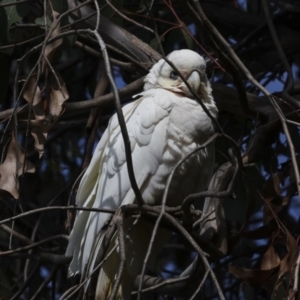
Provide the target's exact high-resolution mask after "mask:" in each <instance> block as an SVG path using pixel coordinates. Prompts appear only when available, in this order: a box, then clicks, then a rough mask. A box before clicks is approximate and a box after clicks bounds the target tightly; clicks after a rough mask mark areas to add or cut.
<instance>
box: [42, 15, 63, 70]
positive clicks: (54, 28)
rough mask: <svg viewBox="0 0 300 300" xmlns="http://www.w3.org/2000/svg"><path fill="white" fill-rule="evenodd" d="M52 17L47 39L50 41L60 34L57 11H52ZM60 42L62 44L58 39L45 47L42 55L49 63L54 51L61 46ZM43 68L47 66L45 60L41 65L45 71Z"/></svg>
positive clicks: (61, 40)
mask: <svg viewBox="0 0 300 300" xmlns="http://www.w3.org/2000/svg"><path fill="white" fill-rule="evenodd" d="M52 16H53V22H52V24H51V26H50V28H49V32H51V34H50V37H49V39H52V38H54V37H56V36H58V35H59V34H60V33H61V30H60V23H59V22H58V20H57V19H58V17H59V13H58V12H57V11H54V10H52ZM62 42H63V39H62V38H60V39H57V40H55V41H53V42H52V43H50V44H48V45H47V46H46V48H45V53H44V55H45V57H47V59H48V60H49V61H51V58H52V57H53V55H54V53H55V51H56V50H57V48H58V47H59V46H60V45H61V44H62ZM45 66H47V62H46V60H44V63H43V70H44V69H45Z"/></svg>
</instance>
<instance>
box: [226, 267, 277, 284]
mask: <svg viewBox="0 0 300 300" xmlns="http://www.w3.org/2000/svg"><path fill="white" fill-rule="evenodd" d="M278 268H279V267H275V268H273V269H269V270H259V269H244V268H237V267H234V266H229V267H228V271H229V272H230V273H231V274H232V275H233V276H234V277H236V278H238V279H240V280H242V281H243V282H244V283H246V284H248V285H251V286H261V285H262V284H263V283H264V282H266V281H267V280H268V279H269V278H270V277H271V276H272V275H273V274H274V273H275V272H277V271H278Z"/></svg>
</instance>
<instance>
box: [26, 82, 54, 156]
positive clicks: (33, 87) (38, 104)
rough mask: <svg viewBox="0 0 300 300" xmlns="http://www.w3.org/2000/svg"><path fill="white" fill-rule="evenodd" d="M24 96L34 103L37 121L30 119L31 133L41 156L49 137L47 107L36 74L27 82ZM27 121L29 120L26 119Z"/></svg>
mask: <svg viewBox="0 0 300 300" xmlns="http://www.w3.org/2000/svg"><path fill="white" fill-rule="evenodd" d="M23 97H24V98H25V100H26V101H27V102H28V103H32V105H33V111H34V116H35V121H30V124H31V126H32V129H31V135H32V136H33V138H34V148H35V149H36V150H37V152H38V153H39V157H40V158H41V156H42V155H43V154H44V144H45V141H46V139H47V132H48V131H49V130H50V128H51V127H49V126H48V127H49V129H48V130H47V131H46V130H45V128H43V127H44V123H45V108H44V101H43V99H42V92H41V90H40V88H39V86H38V84H37V81H36V76H31V77H30V78H29V80H28V82H27V86H26V88H25V90H24V93H23ZM24 122H27V121H24Z"/></svg>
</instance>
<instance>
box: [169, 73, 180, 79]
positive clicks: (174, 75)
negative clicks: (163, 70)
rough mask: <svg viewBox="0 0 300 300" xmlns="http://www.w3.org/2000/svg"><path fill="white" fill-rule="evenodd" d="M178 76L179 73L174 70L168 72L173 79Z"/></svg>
mask: <svg viewBox="0 0 300 300" xmlns="http://www.w3.org/2000/svg"><path fill="white" fill-rule="evenodd" d="M178 77H179V75H178V74H177V73H176V72H175V71H172V72H171V74H170V78H171V79H173V80H177V79H178Z"/></svg>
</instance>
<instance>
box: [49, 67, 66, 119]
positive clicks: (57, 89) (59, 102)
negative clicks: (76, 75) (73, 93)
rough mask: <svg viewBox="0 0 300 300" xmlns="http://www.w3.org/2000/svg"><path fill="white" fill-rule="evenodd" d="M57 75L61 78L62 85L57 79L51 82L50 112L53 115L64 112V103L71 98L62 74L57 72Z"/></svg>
mask: <svg viewBox="0 0 300 300" xmlns="http://www.w3.org/2000/svg"><path fill="white" fill-rule="evenodd" d="M56 75H57V77H58V79H59V84H60V86H59V85H58V82H57V81H56V80H55V81H54V83H53V84H51V92H50V101H49V113H50V114H51V115H52V116H57V117H58V116H60V115H61V114H62V112H63V104H64V103H65V101H67V100H68V99H69V93H68V90H67V87H66V85H65V83H64V81H63V79H62V77H61V76H60V74H59V73H58V72H56Z"/></svg>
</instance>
